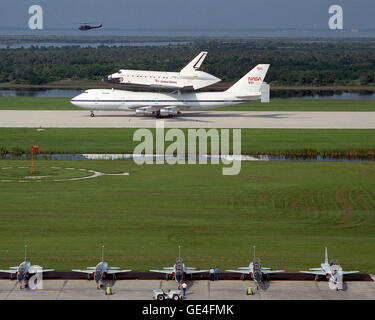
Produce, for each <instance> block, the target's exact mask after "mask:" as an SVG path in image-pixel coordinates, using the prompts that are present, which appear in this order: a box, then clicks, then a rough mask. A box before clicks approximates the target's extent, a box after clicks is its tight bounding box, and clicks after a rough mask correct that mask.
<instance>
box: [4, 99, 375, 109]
mask: <svg viewBox="0 0 375 320" xmlns="http://www.w3.org/2000/svg"><path fill="white" fill-rule="evenodd" d="M0 110H82V109H79V108H78V107H76V106H74V105H72V104H71V103H70V98H37V97H6V96H5V97H0ZM215 110H217V111H375V101H374V100H290V99H272V100H271V102H270V103H267V104H265V103H260V101H253V102H249V103H242V104H239V105H234V106H229V107H223V108H218V109H215ZM215 110H214V111H215Z"/></svg>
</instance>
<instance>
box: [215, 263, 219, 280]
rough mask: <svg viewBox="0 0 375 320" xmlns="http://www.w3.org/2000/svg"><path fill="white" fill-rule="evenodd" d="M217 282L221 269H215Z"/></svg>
mask: <svg viewBox="0 0 375 320" xmlns="http://www.w3.org/2000/svg"><path fill="white" fill-rule="evenodd" d="M215 280H219V267H217V266H216V268H215Z"/></svg>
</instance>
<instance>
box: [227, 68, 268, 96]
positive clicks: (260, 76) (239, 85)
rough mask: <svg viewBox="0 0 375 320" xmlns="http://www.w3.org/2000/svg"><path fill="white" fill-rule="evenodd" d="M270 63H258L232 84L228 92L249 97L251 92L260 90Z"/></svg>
mask: <svg viewBox="0 0 375 320" xmlns="http://www.w3.org/2000/svg"><path fill="white" fill-rule="evenodd" d="M269 67H270V65H269V64H258V65H257V66H256V67H255V68H254V69H252V70H251V71H249V72H248V73H247V74H246V75H245V76H243V77H242V78H241V79H240V80H238V81H237V82H236V83H235V84H234V85H233V86H231V87H230V88H229V89H228V90H227V92H229V93H232V94H234V95H236V96H237V97H247V96H249V95H250V93H252V94H254V93H255V92H260V86H261V85H262V83H263V81H264V78H265V76H266V74H267V71H268V68H269Z"/></svg>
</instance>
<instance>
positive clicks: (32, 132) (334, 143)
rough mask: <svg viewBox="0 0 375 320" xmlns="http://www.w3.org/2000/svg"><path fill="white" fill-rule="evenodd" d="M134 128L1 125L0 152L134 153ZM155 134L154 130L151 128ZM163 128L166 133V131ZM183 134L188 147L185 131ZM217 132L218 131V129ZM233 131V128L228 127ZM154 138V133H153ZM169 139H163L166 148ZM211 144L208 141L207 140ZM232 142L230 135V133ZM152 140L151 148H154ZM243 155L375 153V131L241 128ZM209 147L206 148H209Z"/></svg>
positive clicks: (186, 132)
mask: <svg viewBox="0 0 375 320" xmlns="http://www.w3.org/2000/svg"><path fill="white" fill-rule="evenodd" d="M136 130H137V129H46V130H44V131H38V130H36V129H31V128H30V129H29V128H22V129H18V128H15V129H11V128H0V152H2V153H6V152H13V153H14V152H15V153H25V152H26V153H29V152H30V146H31V144H32V143H34V144H38V145H39V147H40V150H41V152H42V153H133V150H134V148H135V146H136V145H138V144H139V143H140V142H133V134H134V132H135V131H136ZM151 130H152V132H153V133H155V130H154V129H151ZM167 131H168V130H167V129H166V130H165V134H166V133H167ZM183 132H184V133H185V138H186V141H185V145H186V146H187V138H188V130H187V129H183ZM219 132H220V130H219ZM230 133H232V130H230ZM153 136H154V139H155V137H156V135H155V134H154V135H153ZM169 144H170V142H166V143H165V146H166V147H167V146H168V145H169ZM208 145H209V146H210V143H208ZM230 145H232V135H231V136H230ZM155 146H156V145H155V143H154V149H155ZM241 146H242V153H243V154H267V153H272V154H280V153H284V154H285V153H287V154H297V153H308V152H318V153H321V154H322V153H332V152H349V151H356V152H359V153H364V154H366V153H368V152H369V151H370V152H375V130H354V129H353V130H340V129H242V130H241ZM209 150H210V149H208V151H209Z"/></svg>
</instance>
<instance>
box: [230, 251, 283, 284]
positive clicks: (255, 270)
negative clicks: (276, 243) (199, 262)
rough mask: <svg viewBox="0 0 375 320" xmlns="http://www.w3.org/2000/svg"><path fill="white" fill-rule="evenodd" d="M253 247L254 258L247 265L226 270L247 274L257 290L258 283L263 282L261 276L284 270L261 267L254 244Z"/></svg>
mask: <svg viewBox="0 0 375 320" xmlns="http://www.w3.org/2000/svg"><path fill="white" fill-rule="evenodd" d="M253 248H254V259H253V261H252V262H250V264H249V266H248V267H238V268H237V270H226V271H228V272H235V273H241V274H242V277H244V276H245V275H246V274H248V275H249V276H250V278H251V279H253V280H254V282H255V283H256V285H257V290H259V289H260V285H261V283H262V282H263V276H266V277H268V275H269V274H272V273H280V272H284V270H271V268H266V267H262V265H261V263H260V260H259V259H258V258H257V257H256V256H255V246H254V247H253Z"/></svg>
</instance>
